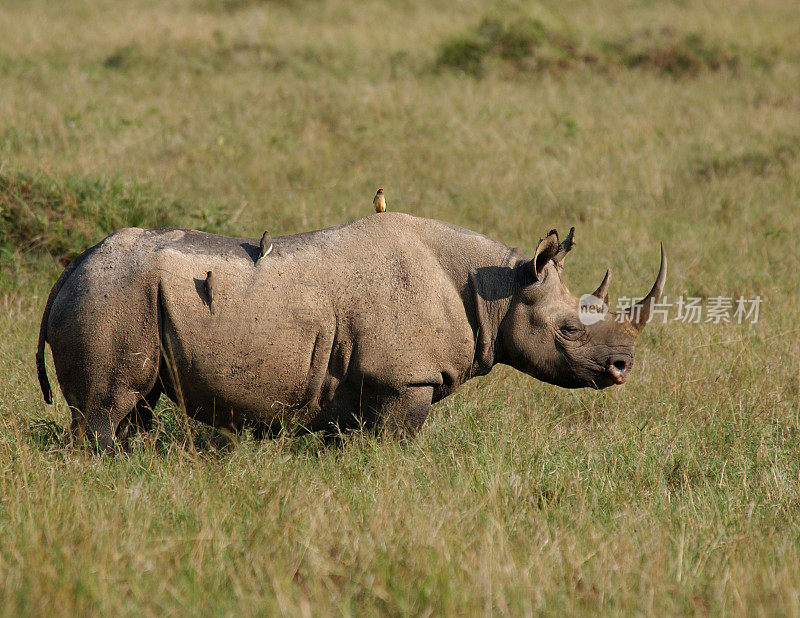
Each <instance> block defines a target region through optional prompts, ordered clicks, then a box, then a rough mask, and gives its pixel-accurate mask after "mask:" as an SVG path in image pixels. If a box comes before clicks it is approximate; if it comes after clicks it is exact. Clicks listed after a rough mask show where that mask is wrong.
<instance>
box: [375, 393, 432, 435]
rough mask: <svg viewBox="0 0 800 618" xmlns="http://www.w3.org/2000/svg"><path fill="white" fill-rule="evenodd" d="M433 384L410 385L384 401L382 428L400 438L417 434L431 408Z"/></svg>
mask: <svg viewBox="0 0 800 618" xmlns="http://www.w3.org/2000/svg"><path fill="white" fill-rule="evenodd" d="M432 399H433V386H409V387H407V388H406V389H404V390H403V391H402V392H401V393H399V394H397V395H394V396H390V397H388V398H386V399H384V401H383V402H382V406H381V408H382V414H381V419H382V426H381V427H380V429H381V430H382V431H383V432H385V433H387V434H388V435H391V436H393V437H395V438H398V439H400V440H410V439H412V438H413V437H414V436H416V435H417V432H418V431H419V430H420V428H421V427H422V425H423V423H424V422H425V419H426V418H428V413H429V412H430V409H431V401H432Z"/></svg>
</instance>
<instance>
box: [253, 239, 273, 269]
mask: <svg viewBox="0 0 800 618" xmlns="http://www.w3.org/2000/svg"><path fill="white" fill-rule="evenodd" d="M271 252H272V236H270V235H269V232H264V235H263V236H262V237H261V244H260V246H259V250H258V260H260V259H261V258H263V257H264V256H267V255H269V254H270V253H271ZM258 260H256V262H258Z"/></svg>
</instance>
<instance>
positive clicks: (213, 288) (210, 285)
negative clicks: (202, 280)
mask: <svg viewBox="0 0 800 618" xmlns="http://www.w3.org/2000/svg"><path fill="white" fill-rule="evenodd" d="M216 293H217V282H216V280H215V279H214V273H212V272H211V271H210V270H209V271H207V272H206V294H207V295H208V308H209V309H210V310H211V315H214V304H213V303H214V296H215V295H216Z"/></svg>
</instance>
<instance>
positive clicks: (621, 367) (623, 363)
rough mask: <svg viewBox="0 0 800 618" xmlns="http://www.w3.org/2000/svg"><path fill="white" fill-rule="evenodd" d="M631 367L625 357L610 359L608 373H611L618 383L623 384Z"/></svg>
mask: <svg viewBox="0 0 800 618" xmlns="http://www.w3.org/2000/svg"><path fill="white" fill-rule="evenodd" d="M630 368H631V367H630V364H629V363H628V361H627V360H626V359H624V358H616V359H613V360H612V359H609V360H608V373H609V374H610V375H611V377H612V379H613V380H614V382H615V383H616V384H622V383H623V382H625V380H627V379H628V373H630Z"/></svg>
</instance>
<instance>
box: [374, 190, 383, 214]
mask: <svg viewBox="0 0 800 618" xmlns="http://www.w3.org/2000/svg"><path fill="white" fill-rule="evenodd" d="M372 203H373V205H374V206H375V212H386V198H385V197H383V189H378V192H377V193H376V194H375V199H373V200H372Z"/></svg>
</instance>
